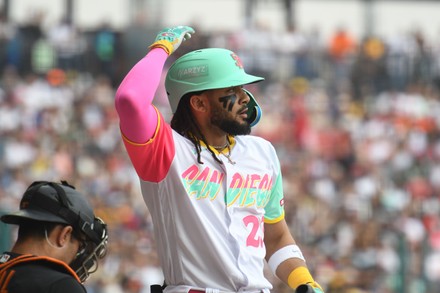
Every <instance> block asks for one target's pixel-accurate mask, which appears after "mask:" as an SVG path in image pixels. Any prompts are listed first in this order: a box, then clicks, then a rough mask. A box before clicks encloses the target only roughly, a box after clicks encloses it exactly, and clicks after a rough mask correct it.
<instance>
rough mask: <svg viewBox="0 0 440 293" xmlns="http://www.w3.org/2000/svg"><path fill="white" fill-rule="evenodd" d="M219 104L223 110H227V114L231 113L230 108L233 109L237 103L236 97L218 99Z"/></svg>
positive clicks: (234, 95)
mask: <svg viewBox="0 0 440 293" xmlns="http://www.w3.org/2000/svg"><path fill="white" fill-rule="evenodd" d="M218 100H219V101H220V103H222V105H223V108H225V109H227V110H228V111H229V112H230V111H232V107H234V104H235V102H236V101H237V95H236V94H233V95H229V96H224V97H220V98H218Z"/></svg>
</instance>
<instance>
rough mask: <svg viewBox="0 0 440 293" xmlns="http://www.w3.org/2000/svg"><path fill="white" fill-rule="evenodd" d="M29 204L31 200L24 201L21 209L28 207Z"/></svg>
mask: <svg viewBox="0 0 440 293" xmlns="http://www.w3.org/2000/svg"><path fill="white" fill-rule="evenodd" d="M28 206H29V201H22V202H21V204H20V209H27V208H28Z"/></svg>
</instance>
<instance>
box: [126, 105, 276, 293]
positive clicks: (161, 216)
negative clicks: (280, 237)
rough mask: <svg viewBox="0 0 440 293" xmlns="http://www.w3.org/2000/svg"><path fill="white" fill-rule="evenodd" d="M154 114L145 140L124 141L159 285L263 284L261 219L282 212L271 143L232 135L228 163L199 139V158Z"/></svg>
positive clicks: (233, 287)
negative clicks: (149, 228)
mask: <svg viewBox="0 0 440 293" xmlns="http://www.w3.org/2000/svg"><path fill="white" fill-rule="evenodd" d="M158 115H159V123H158V127H157V130H156V133H155V135H154V137H153V138H152V139H151V140H150V141H149V142H148V143H146V144H134V143H131V142H129V141H128V140H127V139H124V143H125V145H126V148H127V151H128V154H129V156H130V158H131V160H132V163H133V165H134V167H135V169H136V171H137V173H138V175H139V177H140V180H141V188H142V193H143V197H144V200H145V202H146V204H147V207H148V209H149V211H150V213H151V215H152V219H153V225H154V233H155V238H156V243H157V248H158V253H159V256H160V260H161V265H162V269H163V271H164V276H165V281H166V282H167V284H168V287H167V288H166V292H187V291H188V289H189V288H191V287H192V288H213V289H218V290H221V291H236V292H238V291H254V290H263V289H271V288H272V285H271V284H270V282H269V281H268V280H267V279H266V278H265V277H264V274H263V269H264V257H265V254H266V250H265V246H264V242H263V236H264V222H266V223H276V222H278V221H280V220H281V219H283V217H284V209H283V192H282V179H281V172H280V164H279V160H278V158H277V155H276V153H275V149H274V148H273V146H272V145H271V144H270V143H269V142H268V141H266V140H264V139H262V138H259V137H255V136H251V135H246V136H236V137H234V138H232V146H231V154H230V157H231V160H232V161H233V163H231V162H229V160H228V159H227V158H226V156H225V155H223V154H220V153H219V154H217V155H218V158H220V159H221V160H222V161H223V164H219V163H218V162H217V161H215V160H214V159H213V157H212V155H211V153H210V152H209V151H208V150H207V149H206V148H205V147H203V146H202V152H201V160H202V162H203V164H199V163H198V162H197V152H196V149H195V146H194V144H193V143H192V142H191V141H190V140H188V139H186V138H184V137H182V136H181V135H179V134H178V133H177V132H175V131H174V130H172V129H171V127H170V126H169V125H168V124H166V123H165V121H164V118H163V116H162V115H161V114H159V113H158ZM226 151H227V150H226ZM226 154H227V152H226Z"/></svg>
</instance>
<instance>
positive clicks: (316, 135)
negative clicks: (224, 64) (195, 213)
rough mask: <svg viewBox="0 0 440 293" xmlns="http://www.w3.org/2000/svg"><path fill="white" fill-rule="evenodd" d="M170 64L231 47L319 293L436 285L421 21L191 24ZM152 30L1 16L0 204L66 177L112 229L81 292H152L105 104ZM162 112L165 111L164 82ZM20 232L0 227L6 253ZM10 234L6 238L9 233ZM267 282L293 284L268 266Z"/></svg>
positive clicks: (148, 232) (438, 211)
mask: <svg viewBox="0 0 440 293" xmlns="http://www.w3.org/2000/svg"><path fill="white" fill-rule="evenodd" d="M195 29H196V31H197V33H196V34H195V35H194V36H193V38H192V39H191V41H189V42H185V43H184V44H183V45H182V48H181V49H179V51H178V52H176V53H175V55H173V56H172V58H170V60H169V61H170V62H171V61H172V60H173V58H177V57H179V55H181V54H183V53H185V52H187V51H190V50H193V49H197V48H202V47H226V48H229V49H232V50H234V51H236V52H237V53H238V55H239V56H240V57H241V59H242V61H243V63H244V65H245V68H247V71H248V72H249V73H252V74H256V75H262V76H264V77H266V81H265V82H263V83H259V84H255V85H251V86H250V87H249V89H250V90H251V91H252V92H253V93H254V94H255V96H256V97H257V99H258V100H259V102H260V104H261V106H262V108H263V118H262V120H261V121H260V123H259V124H258V125H257V126H256V127H255V128H254V130H253V134H255V135H260V136H262V137H265V138H267V139H269V140H270V141H271V142H272V143H273V144H274V146H275V147H276V149H277V151H278V154H279V157H280V161H281V163H282V168H283V174H284V176H283V178H284V188H285V196H286V205H285V206H286V218H287V220H288V223H289V224H290V227H291V230H292V232H293V235H295V238H296V240H297V241H298V242H299V244H300V246H301V248H302V250H303V252H304V254H305V257H306V259H307V261H308V265H309V267H310V269H311V270H312V272H313V275H314V276H315V279H317V280H319V282H320V283H321V285H322V286H323V287H324V288H325V292H327V293H335V292H339V293H370V292H381V293H388V292H389V293H403V292H408V293H410V292H436V290H437V291H438V288H440V96H439V90H440V40H431V39H426V38H425V37H424V35H423V31H411V32H407V33H406V34H403V35H397V34H396V35H393V36H391V37H387V38H381V37H378V36H367V37H365V38H362V39H357V38H355V37H354V36H352V35H351V34H350V30H349V28H344V27H340V28H338V29H337V30H335V31H334V33H333V35H332V36H331V37H330V38H328V39H324V38H323V37H322V36H321V35H320V32H319V28H316V29H315V30H312V31H309V32H304V31H300V30H299V29H297V28H295V27H291V28H289V29H288V30H286V31H283V32H279V31H274V30H271V29H270V27H268V26H267V25H266V24H264V23H259V24H256V25H255V26H253V27H252V28H249V29H243V30H241V31H237V32H233V33H231V32H209V31H203V28H198V27H196V26H195ZM157 31H158V30H157V29H156V28H152V27H148V26H146V25H145V24H143V23H142V22H139V23H134V24H133V25H132V26H130V27H128V28H126V29H125V30H124V31H115V30H113V29H112V28H111V27H110V26H109V25H106V24H103V25H102V26H100V27H98V28H96V30H93V31H81V30H80V29H78V28H76V27H75V26H74V25H72V24H71V23H69V22H66V21H62V22H60V23H59V24H58V25H54V26H52V27H50V28H43V27H42V25H41V19H39V18H38V17H35V18H32V19H29V22H28V23H26V24H23V25H16V24H13V23H9V22H7V21H5V20H4V19H0V58H1V60H0V74H1V77H0V137H1V138H0V213H1V212H6V211H12V210H15V209H17V207H18V203H19V200H20V198H21V195H22V194H23V192H24V190H25V189H26V187H27V186H28V185H29V184H30V182H32V181H34V180H41V179H45V180H56V181H59V180H61V179H66V180H67V181H69V182H70V183H72V184H73V185H75V186H76V187H77V188H78V189H79V190H81V191H84V192H85V193H86V194H87V195H88V197H89V199H90V200H91V202H92V204H93V206H94V207H96V213H97V215H99V216H100V217H102V218H103V219H104V220H105V221H106V222H107V223H108V224H109V228H110V249H109V255H108V256H107V258H106V259H105V260H104V261H103V263H101V267H100V270H99V271H98V272H97V273H95V274H94V275H92V277H91V279H90V280H89V281H88V282H87V283H86V286H87V289H88V292H91V293H120V292H128V293H148V292H149V286H150V284H154V283H159V284H160V283H161V282H162V281H163V276H162V273H161V270H160V266H159V263H158V259H157V255H156V252H155V242H154V238H153V234H152V223H151V219H150V216H149V213H148V210H147V209H146V207H145V205H144V204H143V200H142V197H141V194H140V190H139V184H138V181H137V177H136V174H135V173H134V170H133V169H132V167H131V163H130V162H129V159H128V157H127V156H126V153H125V150H124V147H123V144H122V142H121V138H120V133H119V125H118V117H117V115H116V113H115V109H114V105H113V100H114V94H115V90H116V87H117V86H118V83H119V82H120V81H121V79H122V78H123V76H124V74H125V73H126V72H127V71H128V70H129V68H130V67H131V66H132V65H133V64H134V62H136V60H138V59H139V58H141V57H142V56H143V54H145V53H146V51H147V47H148V44H149V43H151V41H152V40H153V39H154V37H155V32H157ZM155 103H156V106H157V107H158V108H159V109H161V110H162V112H163V113H164V114H165V116H166V117H168V118H169V117H170V111H169V109H168V102H167V98H166V94H165V91H164V89H163V88H161V89H160V90H159V91H158V92H157V97H156V100H155ZM14 233H15V230H14V229H10V228H8V227H6V226H4V225H0V235H1V241H0V248H1V249H2V250H6V249H9V245H10V243H11V242H10V240H11V239H13V238H14ZM8 240H9V241H8ZM268 277H269V278H270V279H271V280H273V283H274V284H275V287H274V290H273V292H277V293H284V292H291V290H290V289H288V288H287V287H286V286H285V285H283V284H281V283H280V282H279V281H278V280H277V279H276V278H275V277H273V275H271V273H270V272H268Z"/></svg>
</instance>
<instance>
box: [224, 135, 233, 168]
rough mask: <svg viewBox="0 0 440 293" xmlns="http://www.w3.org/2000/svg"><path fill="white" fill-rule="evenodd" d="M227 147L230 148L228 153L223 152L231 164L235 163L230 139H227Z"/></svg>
mask: <svg viewBox="0 0 440 293" xmlns="http://www.w3.org/2000/svg"><path fill="white" fill-rule="evenodd" d="M226 147H227V148H228V153H227V154H226V153H223V152H222V153H221V154H222V155H223V156H225V157H226V159H228V161H229V163H230V164H231V165H235V162H234V161H233V160H232V159H231V145H230V144H229V139H226Z"/></svg>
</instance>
